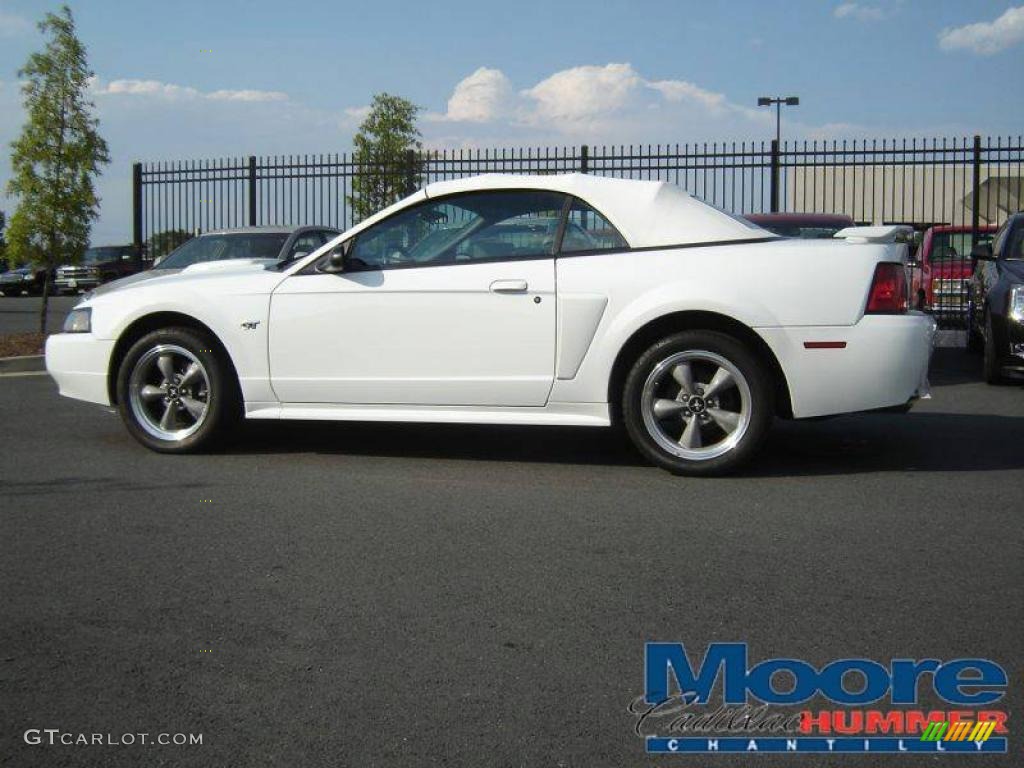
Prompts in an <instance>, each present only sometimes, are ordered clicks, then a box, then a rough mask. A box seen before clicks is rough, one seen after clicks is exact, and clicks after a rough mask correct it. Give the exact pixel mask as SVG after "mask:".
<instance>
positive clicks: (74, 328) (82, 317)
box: [64, 307, 92, 333]
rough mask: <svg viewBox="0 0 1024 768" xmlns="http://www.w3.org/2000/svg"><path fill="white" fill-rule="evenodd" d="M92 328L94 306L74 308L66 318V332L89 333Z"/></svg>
mask: <svg viewBox="0 0 1024 768" xmlns="http://www.w3.org/2000/svg"><path fill="white" fill-rule="evenodd" d="M90 330H92V308H90V307H82V308H81V309H72V310H71V311H70V312H68V316H67V317H66V318H65V319H64V333H89V331H90Z"/></svg>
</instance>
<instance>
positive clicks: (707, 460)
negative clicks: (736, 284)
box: [622, 331, 774, 475]
mask: <svg viewBox="0 0 1024 768" xmlns="http://www.w3.org/2000/svg"><path fill="white" fill-rule="evenodd" d="M772 391H773V389H772V386H771V376H770V374H769V372H768V371H766V370H765V366H764V365H763V363H762V362H761V361H760V360H759V359H758V357H757V356H756V355H754V354H753V353H752V352H751V351H750V350H749V349H747V347H745V346H744V345H743V344H742V343H741V342H739V341H738V340H737V339H735V338H733V337H731V336H728V335H725V334H722V333H718V332H713V331H684V332H682V333H678V334H675V335H673V336H669V337H667V338H665V339H662V340H661V341H659V342H657V343H656V344H654V345H653V346H651V347H650V349H648V350H647V351H646V352H644V354H642V355H641V356H640V357H639V359H637V361H636V363H634V365H633V368H632V370H631V371H630V372H629V375H628V376H627V378H626V385H625V387H624V390H623V402H622V415H623V420H624V422H625V426H626V430H627V432H628V433H629V436H630V438H631V439H632V440H633V443H634V444H635V445H636V446H637V448H638V449H639V450H640V452H641V453H643V454H644V455H645V456H646V457H647V458H648V459H650V460H651V461H652V462H654V463H655V464H657V465H659V466H661V467H664V468H665V469H668V470H669V471H671V472H675V473H677V474H684V475H717V474H723V473H725V472H729V471H732V470H734V469H736V468H737V467H738V466H739V465H741V464H742V463H743V462H745V461H747V460H748V459H749V458H750V457H751V456H752V455H753V454H754V453H755V451H756V450H757V448H758V447H759V445H760V444H761V441H762V440H763V439H764V437H765V435H766V434H767V432H768V429H769V427H770V426H771V422H772V418H773V415H774V409H773V407H772Z"/></svg>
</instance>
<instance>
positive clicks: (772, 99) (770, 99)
mask: <svg viewBox="0 0 1024 768" xmlns="http://www.w3.org/2000/svg"><path fill="white" fill-rule="evenodd" d="M799 103H800V98H799V97H798V96H761V97H759V98H758V100H757V106H759V107H770V106H771V105H772V104H774V105H775V143H776V144H778V145H779V146H781V145H782V105H783V104H785V105H786V106H787V107H795V106H797V105H798V104H799Z"/></svg>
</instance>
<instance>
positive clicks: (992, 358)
mask: <svg viewBox="0 0 1024 768" xmlns="http://www.w3.org/2000/svg"><path fill="white" fill-rule="evenodd" d="M994 336H995V333H994V330H993V328H992V315H990V314H989V313H987V312H986V313H985V348H984V350H983V352H982V364H981V365H982V373H983V375H984V377H985V381H986V382H987V383H989V384H999V383H1000V382H1001V381H1002V379H1003V375H1002V366H1001V365H1000V364H999V355H998V353H997V352H996V341H995V338H994Z"/></svg>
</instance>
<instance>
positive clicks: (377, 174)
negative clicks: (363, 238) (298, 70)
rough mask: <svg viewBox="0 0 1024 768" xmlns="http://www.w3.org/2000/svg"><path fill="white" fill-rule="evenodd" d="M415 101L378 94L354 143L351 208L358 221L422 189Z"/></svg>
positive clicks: (417, 108) (417, 109)
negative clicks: (417, 188)
mask: <svg viewBox="0 0 1024 768" xmlns="http://www.w3.org/2000/svg"><path fill="white" fill-rule="evenodd" d="M419 111H420V108H419V107H417V106H416V105H415V104H413V103H412V102H411V101H408V100H406V99H403V98H401V97H400V96H392V95H391V94H388V93H378V94H377V95H376V96H374V97H373V104H372V105H371V107H370V114H369V115H367V116H366V119H365V120H363V122H362V124H361V125H360V126H359V132H358V133H357V134H356V136H355V138H354V139H353V140H352V143H353V145H354V151H353V153H352V159H353V160H354V161H355V163H356V165H357V174H356V176H355V178H354V179H353V180H352V194H351V195H350V196H349V204H350V205H351V206H352V215H353V216H354V218H355V220H356V221H361V220H362V219H365V218H366V217H367V216H372V215H373V214H375V213H376V212H377V211H379V210H380V209H381V208H386V207H387V206H389V205H391V204H392V203H393V202H395V201H396V200H399V199H401V198H402V197H404V196H405V195H407V194H409V193H410V192H411V191H413V190H414V189H415V188H416V187H418V186H419V185H420V183H421V180H422V178H423V173H422V164H421V159H420V157H419V150H420V147H421V146H422V145H421V144H420V132H419V129H418V128H417V127H416V115H417V114H418V113H419Z"/></svg>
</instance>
